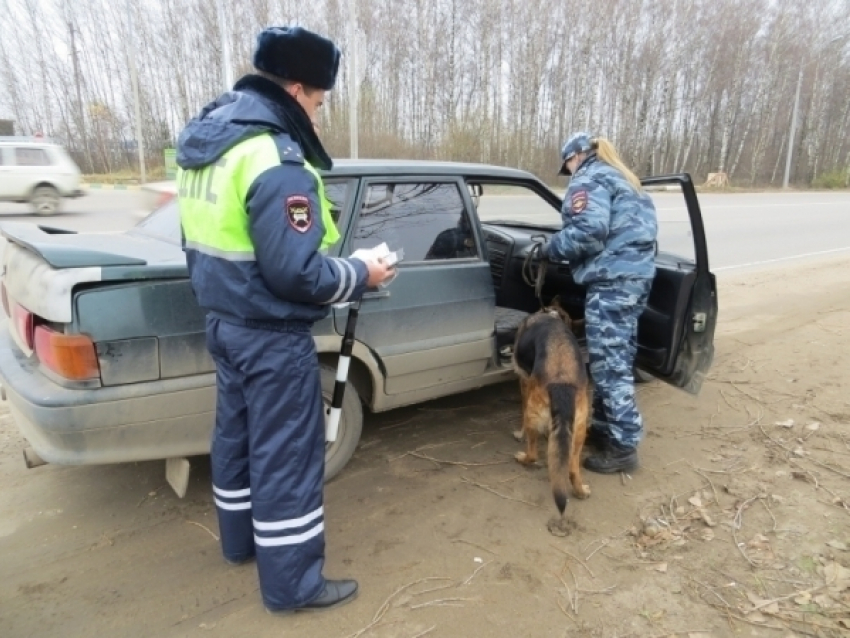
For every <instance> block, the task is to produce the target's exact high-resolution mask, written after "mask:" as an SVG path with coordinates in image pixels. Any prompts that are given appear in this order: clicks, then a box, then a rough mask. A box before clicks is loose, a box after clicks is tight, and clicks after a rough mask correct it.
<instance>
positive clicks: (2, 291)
mask: <svg viewBox="0 0 850 638" xmlns="http://www.w3.org/2000/svg"><path fill="white" fill-rule="evenodd" d="M0 297H2V298H3V310H4V311H5V312H6V316H7V317H11V316H12V313H11V312H10V311H9V295H7V294H6V283H5V282H4V283H0Z"/></svg>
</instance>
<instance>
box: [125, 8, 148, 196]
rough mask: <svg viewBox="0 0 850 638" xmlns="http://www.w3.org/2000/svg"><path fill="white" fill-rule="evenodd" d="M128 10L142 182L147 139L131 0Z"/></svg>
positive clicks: (128, 32)
mask: <svg viewBox="0 0 850 638" xmlns="http://www.w3.org/2000/svg"><path fill="white" fill-rule="evenodd" d="M125 6H126V10H127V45H128V46H129V50H128V56H127V57H128V58H129V59H130V82H131V84H132V85H133V103H134V106H135V112H136V146H137V148H138V150H139V172H140V173H141V183H142V184H144V183H145V182H146V181H147V176H146V175H145V141H144V139H143V137H142V109H141V106H140V105H139V74H138V72H137V70H136V37H135V35H134V33H133V5H132V3H131V1H130V0H126V2H125Z"/></svg>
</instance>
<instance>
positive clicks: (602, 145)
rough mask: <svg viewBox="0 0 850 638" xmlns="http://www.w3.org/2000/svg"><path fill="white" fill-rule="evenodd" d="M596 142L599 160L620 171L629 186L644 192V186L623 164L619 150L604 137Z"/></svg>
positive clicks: (598, 138)
mask: <svg viewBox="0 0 850 638" xmlns="http://www.w3.org/2000/svg"><path fill="white" fill-rule="evenodd" d="M594 142H595V146H596V155H597V156H598V157H599V159H601V160H602V161H603V162H605V163H606V164H610V165H611V166H613V167H614V168H616V169H617V170H618V171H620V172H621V173H622V174H623V177H625V178H626V180H628V182H629V184H631V185H632V186H633V187H634V189H635V190H636V191H637V192H638V193H640V192H641V191H643V186H642V185H641V183H640V180H639V179H638V177H637V175H635V174H634V173H633V172H632V171H631V170H629V168H628V166H626V165H625V164H624V163H623V160H621V159H620V154H619V153H617V149H616V148H614V145H613V144H612V143H611V142H610V141H609V140H607V139H605V138H604V137H597V138H596V139H595V140H594Z"/></svg>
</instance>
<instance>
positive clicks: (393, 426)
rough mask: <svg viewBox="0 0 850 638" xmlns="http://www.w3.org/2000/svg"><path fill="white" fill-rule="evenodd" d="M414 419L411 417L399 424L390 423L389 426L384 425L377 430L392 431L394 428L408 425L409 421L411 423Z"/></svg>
mask: <svg viewBox="0 0 850 638" xmlns="http://www.w3.org/2000/svg"><path fill="white" fill-rule="evenodd" d="M415 419H416V417H415V416H412V417H410V418H409V419H406V420H404V421H400V422H399V423H392V424H390V425H385V426H384V427H382V428H378V429H379V430H392V429H394V428H400V427H401V426H402V425H407V424H408V423H410V422H411V421H413V420H415Z"/></svg>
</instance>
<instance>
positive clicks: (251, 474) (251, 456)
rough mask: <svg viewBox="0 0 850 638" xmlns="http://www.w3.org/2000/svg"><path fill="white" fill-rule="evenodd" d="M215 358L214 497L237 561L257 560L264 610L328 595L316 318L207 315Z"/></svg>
mask: <svg viewBox="0 0 850 638" xmlns="http://www.w3.org/2000/svg"><path fill="white" fill-rule="evenodd" d="M207 347H208V349H209V351H210V353H211V354H212V357H213V359H214V361H215V364H216V376H217V386H216V389H217V399H216V419H215V431H214V433H213V439H212V450H211V457H212V482H213V497H214V499H215V505H216V511H217V513H218V522H219V530H220V532H221V547H222V552H223V553H224V557H225V558H226V559H227V560H230V561H242V560H245V559H248V558H250V557H252V556H255V555H256V557H257V570H258V572H259V577H260V590H261V592H262V596H263V602H264V603H265V605H266V607H268V608H270V609H273V610H281V609H292V608H296V607H300V606H302V605H304V604H306V603H309V602H311V601H312V600H314V599H315V598H317V597H318V596H319V594H321V592H322V590H323V589H324V585H325V581H324V578H323V576H322V568H323V566H324V560H325V557H324V554H325V536H324V509H323V507H322V487H323V483H324V466H325V421H324V414H323V406H322V394H321V381H320V377H319V365H318V358H317V355H316V348H315V344H314V342H313V338H312V336H311V334H310V326H309V324H303V325H298V324H296V325H294V326H289V327H287V328H281V329H280V330H266V329H259V328H255V327H250V328H249V327H245V326H239V325H235V324H233V323H229V322H226V321H224V320H221V319H219V318H216V317H208V318H207Z"/></svg>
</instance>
